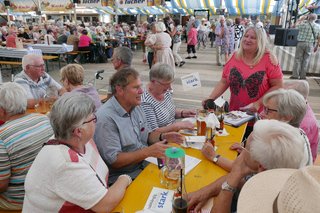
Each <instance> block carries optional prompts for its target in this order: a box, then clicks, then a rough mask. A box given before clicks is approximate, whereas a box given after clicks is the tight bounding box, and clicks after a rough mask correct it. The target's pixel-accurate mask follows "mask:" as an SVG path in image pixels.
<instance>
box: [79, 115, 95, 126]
mask: <svg viewBox="0 0 320 213" xmlns="http://www.w3.org/2000/svg"><path fill="white" fill-rule="evenodd" d="M97 120H98V119H97V116H96V115H95V114H93V118H92V119H90V120H88V121H85V122H83V123H82V125H83V124H88V123H90V122H92V121H93V123H97Z"/></svg>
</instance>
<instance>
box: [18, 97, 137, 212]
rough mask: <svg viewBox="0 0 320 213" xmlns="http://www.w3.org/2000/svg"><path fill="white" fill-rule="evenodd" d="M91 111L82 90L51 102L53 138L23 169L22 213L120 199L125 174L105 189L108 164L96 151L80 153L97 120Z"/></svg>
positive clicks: (97, 208)
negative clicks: (93, 152)
mask: <svg viewBox="0 0 320 213" xmlns="http://www.w3.org/2000/svg"><path fill="white" fill-rule="evenodd" d="M94 111H95V106H94V103H93V101H92V99H91V98H89V97H88V96H87V95H84V94H70V93H69V94H65V95H63V96H62V97H61V98H59V99H58V100H57V101H56V102H55V103H54V105H53V107H52V110H51V113H50V122H51V125H52V128H53V131H54V136H55V139H53V140H49V141H48V142H47V143H46V144H45V146H44V147H43V148H42V149H41V151H40V152H39V154H38V155H37V157H36V159H35V161H34V162H33V164H32V166H31V168H30V170H29V173H28V175H27V178H26V184H25V190H26V195H25V200H24V203H23V210H24V211H25V212H71V211H73V212H84V210H89V209H90V210H91V211H94V212H111V211H112V209H114V208H115V207H116V206H117V205H118V203H119V202H120V201H121V199H122V198H123V196H124V194H125V191H126V188H127V187H128V186H129V184H130V183H131V178H130V177H129V176H128V175H121V176H119V178H118V180H117V181H116V182H115V183H114V185H112V186H111V187H110V188H107V181H108V168H107V166H106V165H105V164H104V162H103V161H102V159H101V157H100V155H99V154H98V153H95V154H92V156H86V154H87V147H86V145H87V144H88V142H89V141H90V140H91V139H92V136H93V134H94V131H95V123H96V121H97V117H96V116H95V114H94ZM92 158H94V159H92ZM102 174H103V176H102Z"/></svg>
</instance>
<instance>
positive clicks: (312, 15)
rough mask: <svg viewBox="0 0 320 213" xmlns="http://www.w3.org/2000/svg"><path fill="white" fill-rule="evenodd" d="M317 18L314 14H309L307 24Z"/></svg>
mask: <svg viewBox="0 0 320 213" xmlns="http://www.w3.org/2000/svg"><path fill="white" fill-rule="evenodd" d="M317 18H318V16H317V14H315V13H311V14H309V15H308V20H309V22H314V21H315V20H317Z"/></svg>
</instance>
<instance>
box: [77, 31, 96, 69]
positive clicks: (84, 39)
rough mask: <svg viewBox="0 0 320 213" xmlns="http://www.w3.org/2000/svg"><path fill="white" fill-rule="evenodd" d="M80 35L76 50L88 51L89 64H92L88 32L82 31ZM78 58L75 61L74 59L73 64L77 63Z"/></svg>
mask: <svg viewBox="0 0 320 213" xmlns="http://www.w3.org/2000/svg"><path fill="white" fill-rule="evenodd" d="M81 34H82V35H81V36H80V38H79V44H78V50H79V51H90V53H89V54H88V55H89V62H93V50H92V48H91V46H90V44H91V41H92V40H91V38H90V37H89V36H88V31H87V30H83V31H82V33H81ZM79 59H80V56H79V55H78V56H77V58H76V59H74V61H75V62H77V63H79Z"/></svg>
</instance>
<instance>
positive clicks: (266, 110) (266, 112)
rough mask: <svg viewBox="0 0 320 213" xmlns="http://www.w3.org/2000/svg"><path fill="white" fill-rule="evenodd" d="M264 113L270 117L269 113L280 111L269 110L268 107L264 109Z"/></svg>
mask: <svg viewBox="0 0 320 213" xmlns="http://www.w3.org/2000/svg"><path fill="white" fill-rule="evenodd" d="M263 111H264V113H265V114H266V115H268V114H269V112H278V110H276V109H270V108H268V107H265V106H264V107H263Z"/></svg>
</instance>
